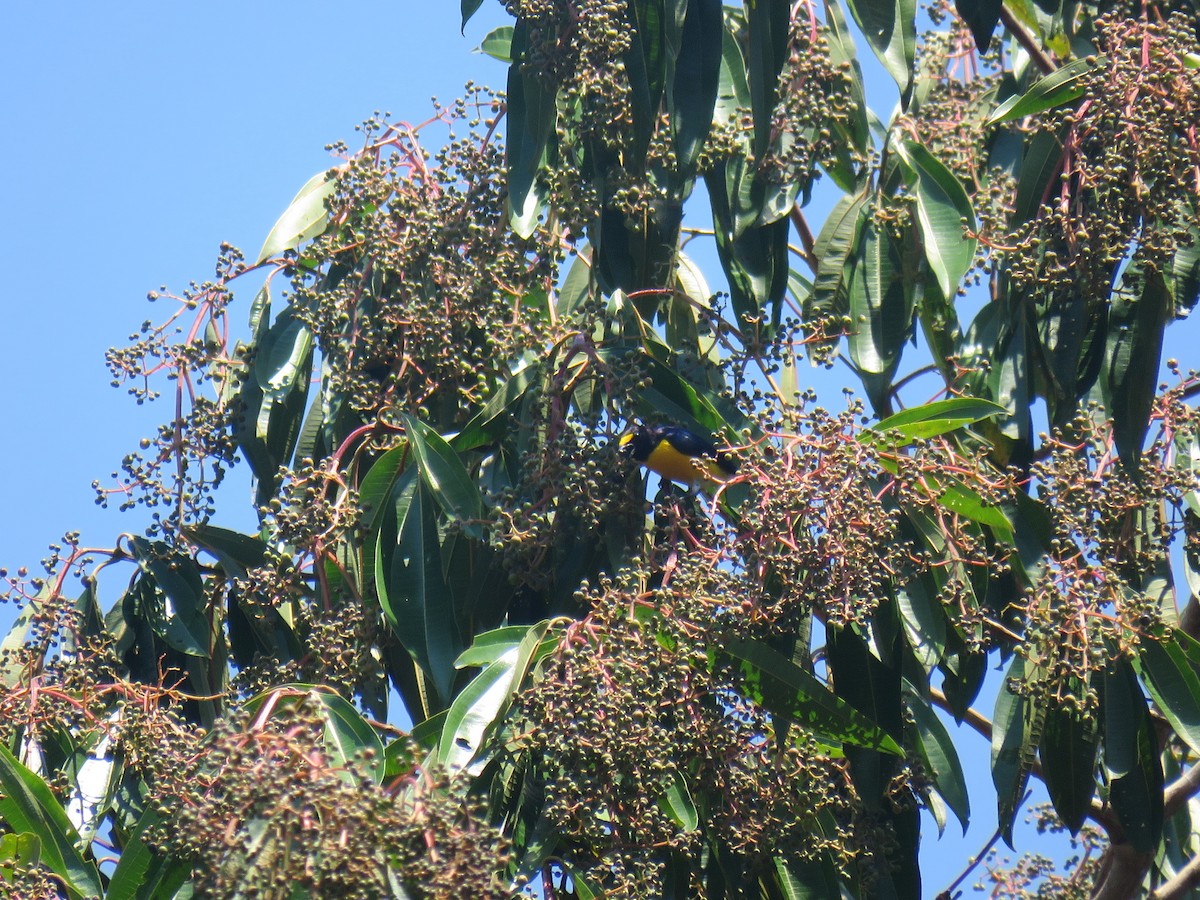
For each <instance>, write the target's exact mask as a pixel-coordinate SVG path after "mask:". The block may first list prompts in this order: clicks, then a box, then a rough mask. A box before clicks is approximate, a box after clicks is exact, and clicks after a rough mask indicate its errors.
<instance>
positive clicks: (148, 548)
mask: <svg viewBox="0 0 1200 900" xmlns="http://www.w3.org/2000/svg"><path fill="white" fill-rule="evenodd" d="M130 545H131V546H132V547H133V552H134V555H135V556H137V560H138V565H139V566H141V568H142V571H144V572H145V573H146V574H147V575H149V576H150V579H151V581H152V582H153V584H154V585H155V586H156V587H157V589H158V591H160V592H161V594H162V598H161V600H160V601H157V602H153V603H152V604H151V606H150V609H148V610H146V612H147V613H148V614H149V619H150V624H151V626H152V627H153V628H154V630H155V632H156V633H157V634H158V636H159V637H161V638H162V639H163V640H164V641H165V642H166V643H167V645H168V646H170V647H173V648H175V649H176V650H178V651H179V652H181V653H186V654H188V655H189V656H199V657H204V658H208V657H209V656H210V653H211V643H212V636H211V627H210V626H209V623H208V619H207V618H206V616H205V610H206V608H207V600H206V598H205V594H204V582H203V581H202V580H201V578H200V569H199V568H198V567H197V566H196V561H195V560H194V559H192V558H191V557H190V556H184V555H183V554H181V553H178V552H176V551H174V550H172V549H171V548H170V547H168V546H167V545H166V544H165V543H163V542H162V541H148V540H146V539H145V538H140V537H135V538H133V539H132V540H131V541H130Z"/></svg>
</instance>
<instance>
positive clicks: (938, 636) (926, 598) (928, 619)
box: [896, 578, 946, 672]
mask: <svg viewBox="0 0 1200 900" xmlns="http://www.w3.org/2000/svg"><path fill="white" fill-rule="evenodd" d="M896 606H897V609H898V611H899V613H900V623H901V625H903V626H904V635H905V637H906V638H907V639H908V645H909V647H910V648H912V652H913V655H914V656H915V657H916V658H917V661H918V662H919V663H920V664H921V666H922V667H923V668H924V669H925V671H926V672H930V671H932V670H933V667H934V666H936V665H937V664H938V663H939V662H941V660H942V656H943V654H944V653H945V652H946V614H945V612H943V610H942V607H941V604H940V603H939V602H938V601H937V600H936V599H935V598H934V597H933V596H932V595H931V593H930V591H929V590H928V589H927V588H926V586H925V583H924V582H923V581H922V580H921V579H919V578H914V579H913V580H911V581H910V582H909V583H908V584H907V585H905V586H904V587H903V588H900V589H899V590H897V592H896Z"/></svg>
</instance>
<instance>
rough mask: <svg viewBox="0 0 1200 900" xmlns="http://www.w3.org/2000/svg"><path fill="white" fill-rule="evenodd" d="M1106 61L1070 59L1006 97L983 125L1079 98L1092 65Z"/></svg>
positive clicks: (989, 124) (1064, 103)
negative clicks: (1023, 88)
mask: <svg viewBox="0 0 1200 900" xmlns="http://www.w3.org/2000/svg"><path fill="white" fill-rule="evenodd" d="M1107 63H1108V57H1105V56H1099V57H1095V58H1094V59H1089V58H1086V57H1085V58H1083V59H1074V60H1071V62H1069V63H1067V64H1066V65H1065V66H1062V67H1061V68H1058V69H1055V70H1054V71H1053V72H1051V73H1050V74H1049V75H1047V76H1046V77H1045V78H1040V79H1038V81H1037V82H1035V83H1034V85H1033V87H1031V88H1030V89H1029V90H1027V91H1026V92H1025V93H1024V94H1016V95H1014V96H1012V97H1009V98H1008V99H1007V100H1005V101H1004V102H1003V103H1001V104H1000V105H999V106H997V107H996V108H995V110H993V111H992V114H991V115H990V116H988V119H987V121H986V122H985V123H984V125H985V126H991V125H997V124H999V123H1000V122H1011V121H1012V120H1013V119H1023V118H1025V116H1032V115H1034V114H1036V113H1040V112H1044V111H1045V110H1047V109H1054V108H1055V107H1057V106H1064V105H1066V104H1068V103H1071V102H1073V101H1075V100H1078V99H1079V98H1080V97H1082V96H1083V91H1084V87H1085V84H1086V82H1087V76H1088V73H1089V72H1091V70H1092V69H1093V68H1094V67H1096V66H1104V65H1107Z"/></svg>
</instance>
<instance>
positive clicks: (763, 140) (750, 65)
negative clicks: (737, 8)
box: [745, 0, 791, 159]
mask: <svg viewBox="0 0 1200 900" xmlns="http://www.w3.org/2000/svg"><path fill="white" fill-rule="evenodd" d="M745 14H746V30H747V32H748V40H749V52H748V53H747V55H746V68H747V81H748V83H749V86H750V108H751V111H752V113H753V114H754V156H755V158H757V159H762V158H763V156H764V155H765V154H766V152H767V148H768V147H769V146H770V143H771V140H772V138H773V137H774V133H773V129H774V113H775V103H776V101H777V99H778V96H777V93H778V87H779V72H780V70H781V69H782V68H783V64H784V62H785V61H786V60H787V45H788V28H789V25H790V21H791V4H790V3H789V2H788V0H754V2H752V3H748V4H746V5H745Z"/></svg>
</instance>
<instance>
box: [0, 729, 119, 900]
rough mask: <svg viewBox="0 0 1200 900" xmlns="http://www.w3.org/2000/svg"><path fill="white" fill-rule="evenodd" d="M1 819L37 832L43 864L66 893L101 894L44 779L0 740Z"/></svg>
mask: <svg viewBox="0 0 1200 900" xmlns="http://www.w3.org/2000/svg"><path fill="white" fill-rule="evenodd" d="M0 819H3V821H4V823H5V824H6V825H7V826H8V827H9V828H10V829H12V831H13V832H15V833H17V834H22V833H27V834H34V835H37V837H38V840H40V841H41V843H42V852H41V857H42V864H43V865H44V866H46V867H47V868H48V869H49V870H50V871H51V872H52V873H53V874H54V875H55V876H57V877H58V878H60V879H62V882H63V884H64V886H65V887H66V889H67V893H68V895H69V896H70V897H71V898H72V900H75V898H84V897H88V898H91V897H97V898H98V897H100V896H101V894H102V893H103V891H102V888H101V884H100V873H99V871H98V870H97V869H96V864H95V863H93V862H90V861H89V860H86V859H84V857H83V855H82V854H81V853H80V852H79V849H78V843H79V833H78V832H77V831H76V830H75V826H73V825H72V824H71V821H70V819H68V818H67V814H66V813H65V812H64V811H63V808H62V807H61V806H59V804H58V801H57V800H56V799H55V797H54V794H53V793H51V791H50V788H49V787H47V786H46V782H45V781H43V780H42V779H41V778H39V777H38V776H37V774H35V773H34V772H31V771H30V770H29V769H27V768H25V767H24V766H23V765H21V763H20V762H18V761H17V758H16V757H15V756H13V755H12V753H11V752H9V749H8V747H6V746H4V745H3V744H2V743H0Z"/></svg>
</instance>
